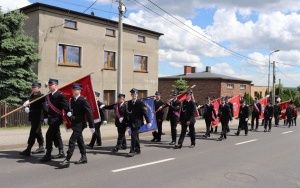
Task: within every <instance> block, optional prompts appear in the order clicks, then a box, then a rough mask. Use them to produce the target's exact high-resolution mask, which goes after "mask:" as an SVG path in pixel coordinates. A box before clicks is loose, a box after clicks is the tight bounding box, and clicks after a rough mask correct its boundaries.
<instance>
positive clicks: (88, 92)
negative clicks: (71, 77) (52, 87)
mask: <svg viewBox="0 0 300 188" xmlns="http://www.w3.org/2000/svg"><path fill="white" fill-rule="evenodd" d="M73 83H78V84H81V85H82V86H83V89H82V91H81V96H83V97H85V98H86V99H87V101H88V102H89V104H90V105H91V108H92V111H93V117H94V121H95V122H99V121H100V120H101V119H100V114H99V109H98V105H97V101H96V98H95V94H94V89H93V85H92V80H91V75H87V76H85V77H83V78H81V79H79V80H77V81H74V82H72V83H70V84H68V85H66V86H64V87H62V88H60V89H59V90H60V91H61V92H63V93H64V94H65V95H66V97H67V101H68V103H69V102H70V99H71V98H72V97H73V94H72V86H73ZM69 104H70V103H69ZM64 123H65V125H66V129H70V128H71V122H70V121H69V118H67V117H66V115H64Z"/></svg>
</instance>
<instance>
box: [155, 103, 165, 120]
mask: <svg viewBox="0 0 300 188" xmlns="http://www.w3.org/2000/svg"><path fill="white" fill-rule="evenodd" d="M164 104H165V103H164V101H163V100H161V99H160V100H158V101H157V100H154V106H155V112H156V111H157V110H158V109H159V107H161V106H162V105H164ZM155 114H156V120H157V121H158V120H161V121H162V120H163V117H164V110H163V109H161V110H159V111H157V112H156V113H155Z"/></svg>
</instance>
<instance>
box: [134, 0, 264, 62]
mask: <svg viewBox="0 0 300 188" xmlns="http://www.w3.org/2000/svg"><path fill="white" fill-rule="evenodd" d="M134 1H136V0H134ZM148 1H149V2H150V3H151V4H153V5H154V6H156V7H157V8H159V9H160V10H162V11H163V12H164V13H166V14H168V15H169V16H171V17H172V18H174V19H175V20H177V21H178V22H180V23H181V24H183V25H184V26H186V27H188V28H189V29H191V30H193V31H194V32H196V33H198V34H199V35H201V36H202V37H204V38H205V39H207V40H209V41H210V42H212V43H213V44H216V45H217V46H219V47H221V48H223V49H225V50H227V51H228V52H229V53H231V54H235V55H237V56H241V57H243V58H245V59H248V60H251V61H256V62H257V61H259V60H255V59H252V58H249V57H247V56H244V55H242V54H240V53H237V52H235V51H233V50H231V49H229V48H227V47H225V46H223V45H221V44H219V43H218V42H216V41H214V40H212V39H210V38H208V37H207V36H205V35H203V34H202V33H200V32H199V31H197V30H195V29H194V28H192V27H190V26H189V25H187V24H186V23H184V22H183V21H181V20H179V19H178V18H176V17H175V16H173V15H172V14H170V13H169V12H167V11H166V10H164V9H163V8H161V7H160V6H158V5H157V4H155V3H153V2H152V1H151V0H148Z"/></svg>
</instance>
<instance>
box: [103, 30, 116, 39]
mask: <svg viewBox="0 0 300 188" xmlns="http://www.w3.org/2000/svg"><path fill="white" fill-rule="evenodd" d="M105 35H106V36H110V37H115V36H116V30H114V29H108V28H106V33H105Z"/></svg>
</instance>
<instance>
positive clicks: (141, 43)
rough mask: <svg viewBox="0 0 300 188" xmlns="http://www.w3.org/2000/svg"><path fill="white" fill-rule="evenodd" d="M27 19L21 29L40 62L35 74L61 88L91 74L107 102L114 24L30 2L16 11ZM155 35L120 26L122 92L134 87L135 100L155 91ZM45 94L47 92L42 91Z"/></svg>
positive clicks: (113, 73) (111, 97)
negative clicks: (35, 45)
mask: <svg viewBox="0 0 300 188" xmlns="http://www.w3.org/2000/svg"><path fill="white" fill-rule="evenodd" d="M21 11H22V12H23V13H25V14H26V15H27V16H28V19H27V20H26V22H25V26H24V30H25V32H26V34H27V35H29V36H31V37H33V38H34V40H35V41H36V42H37V43H38V52H39V54H40V56H41V61H40V62H39V63H37V65H36V67H35V71H36V73H37V74H38V80H39V81H40V82H42V83H45V82H47V81H48V79H49V78H56V79H58V80H59V85H60V86H63V85H65V84H68V83H70V82H72V81H73V80H76V79H78V78H80V77H83V76H85V75H88V74H90V73H93V74H92V82H93V86H94V89H95V91H98V92H100V93H101V99H102V100H103V101H104V102H106V103H107V104H111V103H113V102H115V100H116V97H117V93H116V92H117V69H118V66H117V59H118V22H116V21H112V20H108V19H104V18H100V17H97V16H94V15H87V14H82V13H79V12H76V11H72V10H67V9H63V8H60V7H54V6H51V5H46V4H41V3H34V4H31V5H29V6H27V7H24V8H22V9H21ZM161 35H162V34H161V33H158V32H155V31H150V30H147V29H143V28H139V27H135V26H131V25H127V24H123V58H122V61H123V66H122V75H123V77H122V93H124V94H125V95H126V96H127V98H129V96H130V93H129V91H130V89H131V88H133V87H134V88H137V89H139V90H140V91H141V92H140V95H141V97H144V96H148V95H153V94H154V93H155V91H156V90H157V88H158V50H159V37H160V36H161ZM42 91H43V92H47V91H48V89H47V88H43V89H42Z"/></svg>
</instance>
